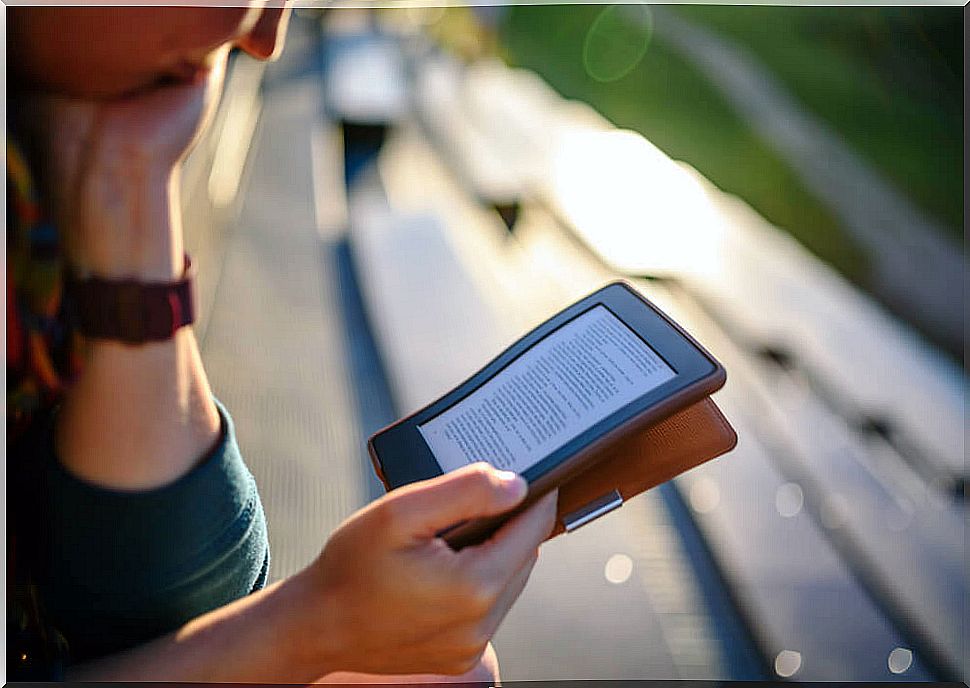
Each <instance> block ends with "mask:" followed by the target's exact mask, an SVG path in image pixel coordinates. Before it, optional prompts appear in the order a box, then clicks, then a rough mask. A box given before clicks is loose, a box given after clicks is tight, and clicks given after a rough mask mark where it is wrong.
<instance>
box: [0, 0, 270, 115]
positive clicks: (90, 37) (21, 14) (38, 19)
mask: <svg viewBox="0 0 970 688" xmlns="http://www.w3.org/2000/svg"><path fill="white" fill-rule="evenodd" d="M287 12H288V10H285V9H282V8H280V7H264V6H263V3H262V2H253V3H251V4H250V5H249V6H244V7H19V8H8V11H7V35H8V44H7V55H8V58H9V61H8V65H9V66H10V68H11V74H12V76H13V78H14V82H15V84H16V85H18V86H20V87H24V88H30V89H37V90H43V91H48V92H53V93H59V94H64V95H69V96H74V97H81V98H113V97H118V96H122V95H126V94H130V93H134V92H137V91H140V90H143V89H145V88H149V87H151V86H153V85H156V84H159V83H166V82H186V81H194V80H197V79H201V78H203V77H204V76H205V74H206V72H207V71H208V69H209V67H210V66H211V63H212V60H213V59H214V57H215V56H216V55H217V53H218V51H219V49H220V48H221V47H222V46H224V45H225V44H227V43H230V44H233V45H236V46H238V47H240V48H242V49H243V50H245V51H246V52H248V53H250V54H251V55H253V56H254V57H257V58H260V59H268V58H271V57H274V56H275V55H276V54H277V53H278V52H279V50H280V48H281V47H282V40H283V33H284V31H285V25H286V19H287Z"/></svg>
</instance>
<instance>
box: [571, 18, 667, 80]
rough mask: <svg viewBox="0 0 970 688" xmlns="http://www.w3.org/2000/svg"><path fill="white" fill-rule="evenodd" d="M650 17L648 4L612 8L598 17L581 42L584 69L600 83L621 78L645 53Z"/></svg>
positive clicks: (648, 37) (650, 32)
mask: <svg viewBox="0 0 970 688" xmlns="http://www.w3.org/2000/svg"><path fill="white" fill-rule="evenodd" d="M652 35H653V15H652V14H651V13H650V8H649V7H648V6H647V5H642V4H634V5H611V6H610V7H607V8H606V9H604V10H603V11H602V12H600V13H599V15H597V17H596V19H594V20H593V23H592V24H591V25H590V27H589V31H587V32H586V40H585V41H583V67H584V68H585V69H586V73H587V74H588V75H589V76H590V77H592V78H593V79H595V80H596V81H601V82H610V81H617V80H618V79H622V78H623V77H625V76H626V75H627V74H629V73H630V72H631V71H633V68H634V67H636V66H637V65H638V64H639V63H640V60H642V59H643V56H644V55H645V54H646V52H647V46H649V45H650V38H651V36H652Z"/></svg>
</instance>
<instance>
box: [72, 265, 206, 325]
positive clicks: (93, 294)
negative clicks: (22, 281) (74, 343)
mask: <svg viewBox="0 0 970 688" xmlns="http://www.w3.org/2000/svg"><path fill="white" fill-rule="evenodd" d="M193 276H194V271H193V270H192V262H191V261H190V260H189V257H188V256H185V272H184V273H183V276H182V279H180V280H179V281H177V282H138V281H136V280H108V279H103V278H100V277H90V278H84V279H79V278H77V277H75V276H72V275H68V278H67V283H66V286H67V291H68V296H69V298H70V300H71V303H72V305H73V309H74V314H75V317H76V318H77V323H76V324H77V327H78V330H79V331H80V333H81V334H83V335H84V336H85V337H90V338H93V339H112V340H115V341H121V342H125V343H127V344H141V343H144V342H151V341H163V340H166V339H171V338H172V337H173V336H174V335H175V332H176V331H177V330H178V329H179V328H181V327H185V326H186V325H189V324H191V323H193V322H194V321H195V294H194V290H193V286H192V283H193Z"/></svg>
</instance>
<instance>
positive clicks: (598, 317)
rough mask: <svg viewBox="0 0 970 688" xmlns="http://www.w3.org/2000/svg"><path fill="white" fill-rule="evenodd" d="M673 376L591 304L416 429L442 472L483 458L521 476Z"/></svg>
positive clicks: (650, 351)
mask: <svg viewBox="0 0 970 688" xmlns="http://www.w3.org/2000/svg"><path fill="white" fill-rule="evenodd" d="M675 376H676V372H675V371H674V370H673V369H672V368H671V367H670V366H669V365H668V364H667V363H666V361H664V360H663V359H662V358H661V357H660V356H659V355H658V354H657V352H655V351H654V350H653V349H652V348H650V346H649V345H647V343H646V342H644V341H643V339H641V338H640V337H639V336H637V334H636V333H634V332H633V330H631V329H630V328H629V327H627V326H626V325H625V324H624V323H623V321H621V320H620V319H619V318H617V317H616V316H615V315H613V313H611V312H610V311H609V309H607V308H606V307H605V306H602V305H597V306H594V307H593V308H591V309H589V310H588V311H586V312H584V313H583V314H581V315H579V316H577V317H576V318H573V319H572V320H570V321H569V322H568V323H566V324H565V325H563V326H561V327H559V328H558V329H556V330H555V331H554V332H551V333H550V334H548V335H547V336H545V337H544V338H543V339H541V340H540V341H538V342H537V343H536V344H535V345H533V346H532V347H531V348H530V349H529V350H528V351H526V352H525V353H523V354H522V355H520V356H519V357H518V358H516V359H515V360H514V361H512V363H510V364H509V365H507V366H506V367H505V368H503V369H502V370H501V371H499V372H498V373H497V374H496V375H494V376H493V377H492V378H491V379H489V380H488V381H487V382H486V383H485V384H483V385H482V386H481V387H479V388H478V389H476V390H475V391H474V392H472V393H471V394H469V395H468V396H467V397H465V398H464V399H462V400H461V401H459V402H458V403H456V404H454V405H453V406H451V407H450V408H448V409H447V410H445V411H443V412H441V413H440V414H438V415H437V416H435V417H434V418H432V419H430V420H428V421H427V422H425V423H423V424H421V425H419V426H418V431H419V432H420V433H421V436H422V437H423V438H424V440H425V442H427V444H428V446H429V447H430V448H431V451H432V453H433V454H434V457H435V459H436V460H437V461H438V464H439V465H440V466H441V468H442V470H443V471H444V472H448V471H452V470H455V469H456V468H461V467H462V466H464V465H466V464H470V463H474V462H476V461H488V462H489V463H491V464H492V465H494V466H496V467H497V468H501V469H505V470H511V471H515V472H516V473H523V472H525V471H526V470H528V469H529V468H531V467H532V466H534V465H535V464H537V463H538V462H540V461H542V460H543V459H544V458H546V457H547V456H549V455H550V454H552V453H553V452H554V451H556V450H557V449H559V448H560V447H562V446H563V445H565V444H566V443H568V442H569V441H570V440H572V439H574V438H576V437H578V436H579V435H580V434H582V433H583V432H585V431H586V430H588V429H589V428H591V427H593V426H594V425H596V424H597V423H598V422H600V421H602V420H603V419H605V418H607V417H608V416H610V415H611V414H613V413H615V412H616V411H619V410H620V409H621V408H623V407H624V406H626V405H627V404H629V403H630V402H632V401H634V400H636V399H637V398H639V397H641V396H643V395H644V394H646V393H647V392H649V391H651V390H653V389H655V388H656V387H659V386H660V385H662V384H663V383H665V382H667V381H668V380H671V379H673V378H674V377H675Z"/></svg>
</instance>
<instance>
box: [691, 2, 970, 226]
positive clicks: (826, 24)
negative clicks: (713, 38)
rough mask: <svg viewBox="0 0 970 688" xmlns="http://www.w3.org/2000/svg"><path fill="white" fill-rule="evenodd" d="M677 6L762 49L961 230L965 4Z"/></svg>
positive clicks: (838, 124)
mask: <svg viewBox="0 0 970 688" xmlns="http://www.w3.org/2000/svg"><path fill="white" fill-rule="evenodd" d="M675 9H676V11H677V12H679V13H680V14H681V16H683V17H684V18H686V19H689V20H691V21H693V22H695V23H698V24H702V25H705V26H707V27H708V28H711V29H714V30H716V31H718V32H719V33H721V34H722V35H725V36H727V37H730V38H732V39H734V40H735V42H737V43H738V44H740V45H743V46H745V47H746V48H747V49H749V50H750V51H751V52H752V53H753V54H754V55H756V56H757V57H759V58H760V59H761V61H762V62H763V63H764V64H766V65H767V66H768V67H769V68H770V69H771V70H772V71H773V72H774V73H775V74H776V76H778V78H779V79H780V80H781V81H782V83H784V84H785V85H786V86H787V88H788V89H789V91H790V92H791V93H792V94H793V95H794V96H795V97H796V98H797V99H799V100H800V101H801V102H802V104H803V105H804V106H805V107H806V108H807V109H809V110H810V111H812V112H814V113H816V114H817V115H818V116H819V117H821V118H822V119H823V120H824V121H826V122H827V123H828V124H829V125H830V126H831V127H832V128H833V129H834V130H835V131H837V132H838V133H840V134H841V135H842V136H843V137H844V138H845V139H846V140H847V141H848V142H849V143H850V144H851V146H852V147H853V148H854V149H855V150H857V151H858V152H859V153H861V154H862V155H863V157H864V158H866V159H868V160H869V161H870V163H871V164H873V165H874V166H875V167H876V168H877V169H879V170H881V171H882V172H883V174H885V175H886V176H887V177H888V178H889V179H890V180H891V181H892V182H893V183H894V184H895V186H896V187H897V188H899V189H900V190H902V191H903V193H905V194H907V195H908V196H909V197H910V198H912V200H914V201H915V202H916V203H917V204H918V205H919V206H921V207H922V208H923V209H924V210H925V211H926V212H927V213H928V214H929V215H930V216H932V217H935V218H936V219H937V220H938V221H939V222H940V223H942V224H943V225H944V226H945V227H946V228H947V229H948V230H949V232H950V233H951V234H952V236H953V237H954V238H958V239H961V240H962V233H963V89H962V79H963V66H962V64H963V52H962V49H963V36H962V14H961V13H962V9H961V8H959V7H896V8H887V7H843V8H832V7H767V6H730V7H727V6H697V5H681V6H677V7H676V8H675Z"/></svg>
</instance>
